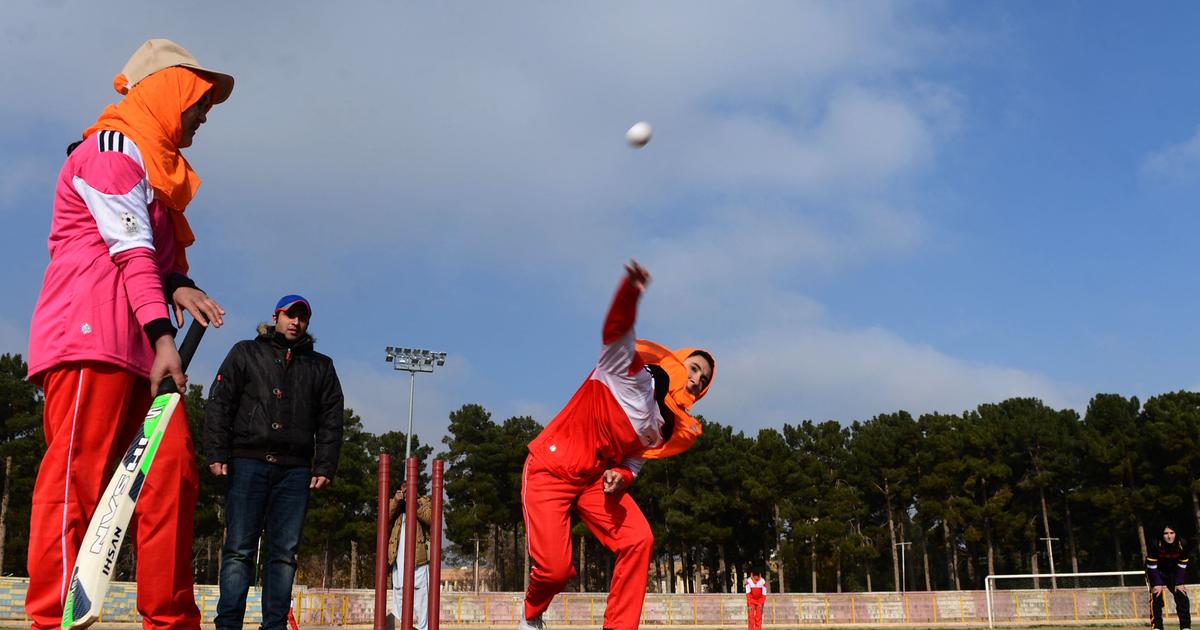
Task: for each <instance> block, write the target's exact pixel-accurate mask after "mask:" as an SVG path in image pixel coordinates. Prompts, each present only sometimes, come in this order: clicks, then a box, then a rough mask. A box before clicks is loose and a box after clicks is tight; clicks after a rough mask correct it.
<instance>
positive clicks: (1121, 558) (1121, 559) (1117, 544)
mask: <svg viewBox="0 0 1200 630" xmlns="http://www.w3.org/2000/svg"><path fill="white" fill-rule="evenodd" d="M1112 539H1113V547H1114V548H1116V550H1117V570H1118V571H1124V570H1125V554H1123V553H1121V537H1120V536H1118V535H1117V530H1116V528H1113V530H1112ZM1118 578H1119V579H1120V580H1121V586H1125V576H1124V575H1121V576H1118Z"/></svg>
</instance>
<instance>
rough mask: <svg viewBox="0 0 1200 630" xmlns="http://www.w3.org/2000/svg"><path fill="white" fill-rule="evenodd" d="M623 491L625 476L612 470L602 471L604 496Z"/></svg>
mask: <svg viewBox="0 0 1200 630" xmlns="http://www.w3.org/2000/svg"><path fill="white" fill-rule="evenodd" d="M623 490H625V475H622V474H621V473H619V472H617V471H616V469H614V468H609V469H608V470H606V471H604V494H617V493H618V492H622V491H623Z"/></svg>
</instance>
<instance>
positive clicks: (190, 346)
mask: <svg viewBox="0 0 1200 630" xmlns="http://www.w3.org/2000/svg"><path fill="white" fill-rule="evenodd" d="M206 330H208V328H206V327H204V326H201V325H200V322H198V321H196V320H194V319H193V320H192V325H191V326H189V327H188V331H187V335H186V336H184V338H183V343H182V344H181V345H180V346H179V361H180V366H181V369H182V370H183V371H184V372H187V369H188V364H189V363H191V362H192V357H193V356H194V355H195V354H196V347H197V346H199V345H200V338H201V337H203V336H204V331H206ZM176 393H179V389H178V388H177V387H175V379H173V378H171V377H170V376H168V377H167V378H164V379H163V380H162V383H161V384H160V385H159V386H158V395H159V396H162V395H163V394H176Z"/></svg>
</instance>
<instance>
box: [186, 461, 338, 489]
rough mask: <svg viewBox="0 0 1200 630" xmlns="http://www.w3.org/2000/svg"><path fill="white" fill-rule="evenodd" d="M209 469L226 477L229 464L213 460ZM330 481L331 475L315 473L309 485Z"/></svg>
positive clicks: (313, 486)
mask: <svg viewBox="0 0 1200 630" xmlns="http://www.w3.org/2000/svg"><path fill="white" fill-rule="evenodd" d="M208 470H209V472H211V473H212V474H214V475H216V476H217V477H224V476H226V475H228V474H229V464H224V463H218V462H213V463H211V464H209V465H208ZM330 483H331V482H330V481H329V477H325V476H324V475H315V476H313V478H312V479H309V480H308V487H309V488H310V489H312V490H320V489H321V488H324V487H326V486H328V485H329V484H330Z"/></svg>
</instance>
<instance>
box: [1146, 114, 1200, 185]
mask: <svg viewBox="0 0 1200 630" xmlns="http://www.w3.org/2000/svg"><path fill="white" fill-rule="evenodd" d="M1141 175H1142V178H1143V180H1148V181H1153V182H1163V183H1172V184H1186V183H1191V182H1195V181H1197V180H1200V127H1197V129H1196V132H1195V133H1194V134H1192V136H1191V137H1190V138H1188V139H1187V140H1184V141H1183V142H1180V143H1178V144H1173V145H1170V146H1167V147H1164V148H1162V149H1159V150H1158V151H1154V152H1152V153H1151V154H1149V155H1147V156H1146V158H1145V159H1143V160H1142V167H1141Z"/></svg>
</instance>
